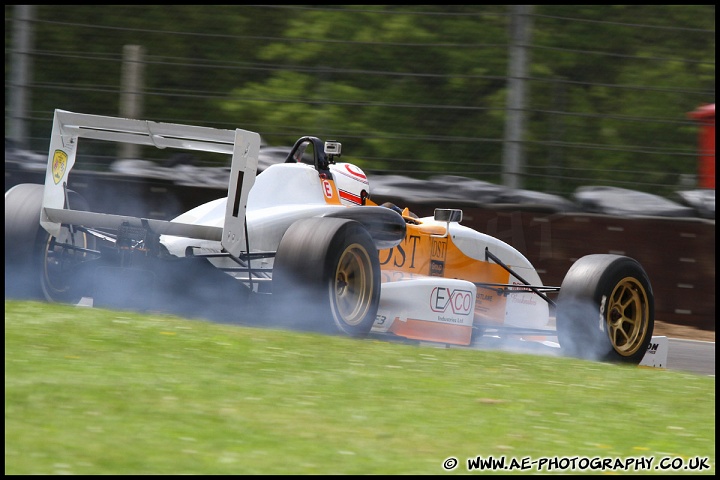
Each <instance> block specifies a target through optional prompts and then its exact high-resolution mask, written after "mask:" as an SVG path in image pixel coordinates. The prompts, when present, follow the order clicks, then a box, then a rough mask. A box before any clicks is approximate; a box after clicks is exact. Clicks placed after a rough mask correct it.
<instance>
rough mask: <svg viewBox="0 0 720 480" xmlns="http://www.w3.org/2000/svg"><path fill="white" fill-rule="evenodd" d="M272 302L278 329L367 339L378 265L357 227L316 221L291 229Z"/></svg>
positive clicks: (370, 244)
mask: <svg viewBox="0 0 720 480" xmlns="http://www.w3.org/2000/svg"><path fill="white" fill-rule="evenodd" d="M272 291H273V301H274V302H275V301H277V304H278V305H279V306H280V309H281V310H280V315H281V316H282V317H283V318H282V319H280V323H281V324H283V325H285V326H292V325H293V324H295V323H296V322H297V324H298V326H300V327H301V328H309V329H311V330H316V331H322V332H326V333H343V334H346V335H350V336H364V335H367V333H369V332H370V329H371V328H372V325H373V323H374V322H375V316H376V314H377V309H378V304H379V301H380V261H379V259H378V252H377V249H376V248H375V245H374V243H373V240H372V237H371V236H370V234H369V233H368V232H367V230H366V229H365V228H364V227H363V226H362V225H361V224H360V223H358V222H355V221H352V220H347V219H341V218H325V217H316V218H309V219H304V220H300V221H298V222H295V223H294V224H292V225H291V226H290V228H288V230H287V231H286V232H285V235H284V236H283V238H282V240H281V241H280V245H279V247H278V251H277V255H276V256H275V262H274V266H273V279H272Z"/></svg>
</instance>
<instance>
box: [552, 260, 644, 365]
mask: <svg viewBox="0 0 720 480" xmlns="http://www.w3.org/2000/svg"><path fill="white" fill-rule="evenodd" d="M556 324H557V334H558V341H559V343H560V347H561V348H562V350H563V352H564V353H565V354H566V355H568V356H572V357H578V358H586V359H593V360H601V361H610V362H620V363H631V364H639V363H640V362H641V361H642V359H643V357H644V356H645V353H646V351H647V348H648V345H649V343H650V340H651V339H652V334H653V329H654V326H655V299H654V296H653V292H652V288H651V286H650V280H649V279H648V276H647V274H646V273H645V271H644V270H643V268H642V266H641V265H640V264H639V263H638V262H637V261H636V260H634V259H632V258H629V257H624V256H620V255H587V256H585V257H582V258H580V259H579V260H577V261H576V262H575V263H574V264H573V265H572V267H571V268H570V270H568V273H567V274H566V275H565V278H564V279H563V282H562V284H561V286H560V294H559V295H558V301H557V315H556Z"/></svg>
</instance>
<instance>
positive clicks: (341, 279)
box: [333, 244, 374, 326]
mask: <svg viewBox="0 0 720 480" xmlns="http://www.w3.org/2000/svg"><path fill="white" fill-rule="evenodd" d="M370 265H371V262H370V255H369V254H368V252H367V250H366V249H365V248H364V247H362V246H361V245H359V244H353V245H350V246H349V247H348V248H347V249H346V250H345V251H344V252H343V254H342V256H341V257H340V261H339V262H338V267H337V270H336V271H335V284H334V290H333V291H334V294H335V305H336V306H337V311H338V314H339V315H340V318H341V320H342V321H343V322H344V323H346V324H348V325H352V326H355V325H358V324H360V323H361V322H362V321H363V319H364V318H365V316H366V315H367V313H368V310H369V308H370V303H371V301H372V291H373V288H372V287H373V281H374V280H373V276H372V272H371V271H370V268H371V267H370Z"/></svg>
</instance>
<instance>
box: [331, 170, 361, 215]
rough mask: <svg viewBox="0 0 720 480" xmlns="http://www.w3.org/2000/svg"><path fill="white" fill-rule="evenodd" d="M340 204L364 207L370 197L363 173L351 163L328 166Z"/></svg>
mask: <svg viewBox="0 0 720 480" xmlns="http://www.w3.org/2000/svg"><path fill="white" fill-rule="evenodd" d="M330 172H332V176H333V180H335V186H336V187H337V191H338V195H339V196H340V203H342V204H343V205H347V206H356V205H365V200H366V199H367V198H368V197H370V182H368V178H367V176H366V175H365V172H363V171H362V169H361V168H360V167H358V166H356V165H353V164H352V163H335V164H330Z"/></svg>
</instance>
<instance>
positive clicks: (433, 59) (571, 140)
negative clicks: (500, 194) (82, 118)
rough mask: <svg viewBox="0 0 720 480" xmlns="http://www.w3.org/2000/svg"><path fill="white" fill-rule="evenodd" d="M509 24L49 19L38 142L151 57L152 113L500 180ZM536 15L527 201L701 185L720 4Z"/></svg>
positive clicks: (304, 17)
mask: <svg viewBox="0 0 720 480" xmlns="http://www.w3.org/2000/svg"><path fill="white" fill-rule="evenodd" d="M511 11H512V10H511V9H510V8H509V7H508V6H502V5H489V6H477V5H471V6H459V5H406V6H402V5H374V6H360V5H356V6H340V7H331V6H327V7H311V6H274V5H268V6H206V5H187V6H181V5H175V6H172V7H168V6H159V5H134V6H121V5H111V6H67V5H43V6H37V7H36V16H35V20H36V21H35V22H34V23H33V32H34V44H33V45H34V46H33V52H32V59H33V71H32V115H31V117H32V120H33V121H32V129H31V135H32V137H33V142H32V145H33V146H35V147H36V148H37V149H38V150H42V148H43V143H42V142H43V141H46V140H43V139H46V138H47V137H49V135H48V133H49V129H50V124H49V123H50V120H51V118H52V111H53V110H54V109H55V108H62V109H67V110H72V111H78V112H83V113H96V114H104V115H116V114H117V113H118V111H119V98H120V95H119V93H120V90H121V85H120V78H121V68H122V49H123V46H124V45H141V46H143V48H144V49H145V51H146V60H145V62H146V63H145V95H144V108H143V111H144V117H145V118H149V119H154V120H159V121H173V122H178V123H192V124H203V125H209V126H217V127H222V128H233V127H238V128H246V129H251V130H255V131H258V132H260V133H261V135H263V137H264V138H265V140H266V141H267V142H268V143H270V144H272V145H291V144H292V143H293V142H294V140H295V139H297V138H298V137H299V136H301V135H317V136H320V137H321V138H333V139H338V140H341V141H342V142H343V143H344V144H345V148H344V149H343V150H344V152H348V153H347V154H348V155H349V156H351V158H349V160H353V161H356V162H357V163H359V164H360V165H361V166H363V167H364V168H366V169H368V170H371V171H377V172H391V173H405V174H408V175H414V176H420V177H423V176H428V175H433V174H437V173H450V174H458V175H465V176H470V177H476V178H480V179H483V180H488V181H494V182H500V181H501V180H500V179H501V177H500V175H501V172H502V152H503V148H504V142H503V140H504V132H505V116H506V114H507V104H506V99H507V93H508V48H509V45H510V44H511V43H512V40H513V39H511V38H509V36H508V31H509V30H508V25H509V19H510V13H511ZM13 13H14V6H7V5H6V6H5V17H6V29H5V30H6V36H5V39H6V40H5V44H6V57H5V66H6V69H5V70H6V74H5V75H6V104H7V99H8V95H9V94H11V93H10V90H9V85H10V82H9V75H10V74H11V71H12V62H11V55H9V52H11V51H12V37H11V33H10V32H11V31H12V24H11V22H10V21H11V20H12V17H13ZM531 18H532V37H531V38H532V40H531V45H530V46H529V56H530V68H529V75H528V76H529V78H528V79H526V80H527V81H526V84H527V86H528V101H527V108H526V112H525V113H526V132H525V134H524V147H525V152H526V166H525V175H524V177H523V179H524V185H525V186H526V187H527V188H532V189H537V190H545V191H551V192H554V193H563V194H568V193H570V192H572V190H573V189H574V188H575V187H576V186H577V185H579V184H589V183H593V182H595V183H600V184H603V183H605V184H608V183H612V184H615V185H618V186H628V185H632V186H633V188H639V189H646V190H656V189H657V188H658V187H659V188H661V189H666V190H672V189H673V188H674V187H676V186H677V184H678V178H679V176H680V175H682V174H690V173H694V172H695V167H696V162H697V160H696V156H695V154H696V149H697V143H696V142H697V138H696V136H697V126H696V125H694V124H693V122H692V121H690V120H688V118H687V113H688V112H689V111H692V110H694V109H695V108H697V107H698V106H699V105H701V104H703V103H713V102H714V95H715V34H714V30H715V7H714V6H708V5H691V6H681V5H610V6H603V5H580V6H578V5H572V6H561V5H554V6H553V5H547V6H534V8H533V10H532V15H531ZM6 112H7V109H6ZM6 119H7V113H6ZM6 123H7V122H6Z"/></svg>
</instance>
